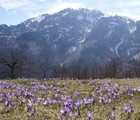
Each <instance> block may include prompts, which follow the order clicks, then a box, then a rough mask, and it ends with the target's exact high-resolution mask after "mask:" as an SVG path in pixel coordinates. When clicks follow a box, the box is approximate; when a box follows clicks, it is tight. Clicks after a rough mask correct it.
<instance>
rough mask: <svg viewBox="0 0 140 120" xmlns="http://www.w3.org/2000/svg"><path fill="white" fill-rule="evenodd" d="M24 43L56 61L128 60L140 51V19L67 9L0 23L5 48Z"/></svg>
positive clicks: (0, 43) (1, 45)
mask: <svg viewBox="0 0 140 120" xmlns="http://www.w3.org/2000/svg"><path fill="white" fill-rule="evenodd" d="M21 45H25V46H26V47H27V49H26V50H27V51H28V53H29V54H32V55H34V56H40V57H41V56H45V55H51V56H53V57H52V58H53V60H52V61H53V62H54V63H65V64H67V63H71V62H72V61H76V60H79V61H81V62H83V63H85V64H90V63H92V62H93V61H106V60H108V59H109V58H112V57H120V58H124V59H127V58H131V57H132V56H134V55H136V54H137V53H138V52H139V51H140V21H133V20H131V19H129V18H126V17H120V16H106V15H104V14H103V13H102V12H100V11H96V10H88V9H79V10H73V9H65V10H62V11H60V12H58V13H56V14H53V15H49V14H44V15H41V16H39V17H36V18H32V19H28V20H26V21H24V22H22V23H20V24H18V25H15V26H7V25H0V48H1V49H2V48H9V47H11V46H13V47H20V46H21Z"/></svg>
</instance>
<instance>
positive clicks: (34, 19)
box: [31, 15, 45, 23]
mask: <svg viewBox="0 0 140 120" xmlns="http://www.w3.org/2000/svg"><path fill="white" fill-rule="evenodd" d="M43 19H45V16H44V15H41V16H38V17H35V18H32V19H31V22H32V23H33V22H38V23H39V22H41V21H42V20H43Z"/></svg>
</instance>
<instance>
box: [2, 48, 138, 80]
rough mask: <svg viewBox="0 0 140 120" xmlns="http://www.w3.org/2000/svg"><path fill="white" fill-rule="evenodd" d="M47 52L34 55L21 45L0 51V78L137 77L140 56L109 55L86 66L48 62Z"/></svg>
mask: <svg viewBox="0 0 140 120" xmlns="http://www.w3.org/2000/svg"><path fill="white" fill-rule="evenodd" d="M49 59H50V57H49V56H47V55H46V56H44V57H43V58H42V59H39V58H38V59H36V58H34V56H30V55H27V54H26V53H25V52H24V49H21V48H20V49H19V48H13V49H10V50H7V51H6V52H5V51H2V50H1V51H0V79H16V78H37V79H48V78H59V79H66V78H67V79H68V78H69V79H89V78H91V79H98V78H99V79H103V78H140V56H139V58H137V59H130V60H122V59H120V58H119V57H115V58H111V59H110V60H108V61H107V62H106V63H99V62H95V61H94V62H93V63H92V64H91V65H90V66H85V65H84V64H82V63H80V62H78V61H76V62H74V63H71V64H69V65H66V64H52V63H51V62H50V61H51V60H49Z"/></svg>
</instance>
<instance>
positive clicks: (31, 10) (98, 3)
mask: <svg viewBox="0 0 140 120" xmlns="http://www.w3.org/2000/svg"><path fill="white" fill-rule="evenodd" d="M65 8H74V9H78V8H89V9H96V10H101V11H102V12H105V13H107V14H113V15H114V14H117V15H121V16H127V17H130V18H133V19H137V20H140V0H0V24H8V25H15V24H18V23H20V22H22V21H25V20H26V19H28V18H32V17H35V16H38V15H41V14H44V13H49V14H52V13H56V12H58V11H60V10H62V9H65Z"/></svg>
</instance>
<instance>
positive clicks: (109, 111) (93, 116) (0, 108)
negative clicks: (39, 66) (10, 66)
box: [0, 79, 140, 120]
mask: <svg viewBox="0 0 140 120" xmlns="http://www.w3.org/2000/svg"><path fill="white" fill-rule="evenodd" d="M0 120H140V79H116V80H115V79H112V80H111V79H103V80H54V81H47V80H39V81H37V80H28V79H26V80H25V79H17V80H1V81H0Z"/></svg>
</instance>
